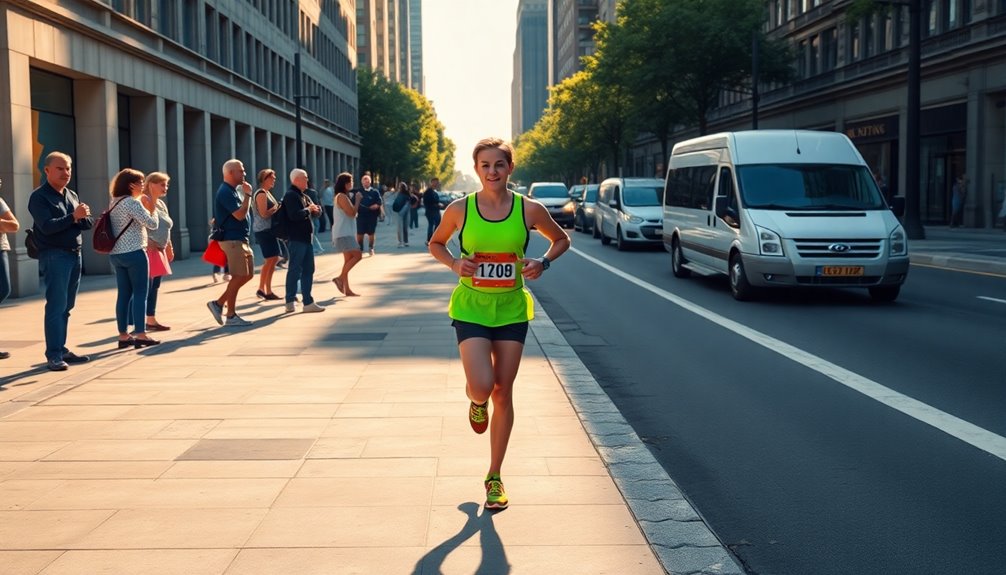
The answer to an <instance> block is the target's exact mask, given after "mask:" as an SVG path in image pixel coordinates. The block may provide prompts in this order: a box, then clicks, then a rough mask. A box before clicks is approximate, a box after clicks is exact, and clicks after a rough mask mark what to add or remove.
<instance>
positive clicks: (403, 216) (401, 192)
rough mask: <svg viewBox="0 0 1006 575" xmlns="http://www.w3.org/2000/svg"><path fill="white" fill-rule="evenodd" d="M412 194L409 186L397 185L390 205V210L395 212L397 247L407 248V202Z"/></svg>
mask: <svg viewBox="0 0 1006 575" xmlns="http://www.w3.org/2000/svg"><path fill="white" fill-rule="evenodd" d="M411 200H412V194H410V193H409V184H406V183H405V182H399V183H398V193H397V194H395V201H394V202H392V204H391V210H392V211H394V212H395V215H393V216H392V217H393V218H395V234H396V235H397V236H398V247H400V248H407V247H409V212H410V211H411V208H410V207H409V202H410V201H411Z"/></svg>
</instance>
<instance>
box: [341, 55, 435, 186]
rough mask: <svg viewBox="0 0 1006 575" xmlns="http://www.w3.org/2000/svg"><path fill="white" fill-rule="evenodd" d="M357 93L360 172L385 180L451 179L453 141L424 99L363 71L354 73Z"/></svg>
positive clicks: (406, 89)
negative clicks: (445, 133)
mask: <svg viewBox="0 0 1006 575" xmlns="http://www.w3.org/2000/svg"><path fill="white" fill-rule="evenodd" d="M357 89H358V93H359V114H360V138H361V139H362V140H363V145H362V149H361V151H360V164H361V168H362V169H364V170H370V171H371V173H373V174H374V175H375V176H376V177H378V178H379V179H382V180H384V181H386V182H388V181H393V180H399V181H425V180H428V179H431V178H433V177H438V178H440V179H446V178H448V177H450V176H451V175H452V173H453V170H454V152H455V146H454V142H452V141H451V140H450V139H448V138H447V137H446V136H444V126H443V124H442V123H441V122H440V120H438V119H437V114H436V111H435V110H434V109H433V105H432V104H431V103H430V101H429V100H427V99H426V98H425V97H424V96H423V95H422V94H420V93H419V92H417V91H415V90H411V89H408V88H405V87H404V86H402V85H401V84H397V83H394V82H390V81H389V80H388V79H387V78H385V77H384V76H382V75H380V74H377V73H375V72H373V71H372V70H369V69H367V68H360V69H359V70H358V71H357Z"/></svg>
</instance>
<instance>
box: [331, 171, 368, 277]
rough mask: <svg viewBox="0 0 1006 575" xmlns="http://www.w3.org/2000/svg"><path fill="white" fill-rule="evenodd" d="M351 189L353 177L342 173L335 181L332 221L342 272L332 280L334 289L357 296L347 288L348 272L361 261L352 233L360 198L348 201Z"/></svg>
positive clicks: (333, 241)
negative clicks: (340, 254)
mask: <svg viewBox="0 0 1006 575" xmlns="http://www.w3.org/2000/svg"><path fill="white" fill-rule="evenodd" d="M352 188H353V176H352V174H350V173H349V172H343V173H341V174H339V176H338V177H337V178H336V179H335V211H334V216H335V217H334V218H333V220H332V247H333V248H334V249H335V251H337V252H342V257H343V261H342V271H340V272H339V275H338V276H336V277H334V278H332V283H334V284H335V287H336V288H337V289H338V290H339V291H340V292H342V293H343V294H345V295H347V296H358V295H360V294H358V293H356V292H354V291H353V290H352V289H351V288H350V287H349V270H351V269H353V267H354V266H355V265H356V264H358V263H360V260H362V259H363V252H362V251H360V244H358V243H356V238H354V237H353V232H354V230H355V228H356V213H357V212H358V211H359V209H360V200H361V199H362V196H361V195H359V194H354V199H353V200H350V199H349V192H350V190H352Z"/></svg>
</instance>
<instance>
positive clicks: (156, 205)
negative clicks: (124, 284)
mask: <svg viewBox="0 0 1006 575" xmlns="http://www.w3.org/2000/svg"><path fill="white" fill-rule="evenodd" d="M170 184H171V178H169V177H168V175H167V174H165V173H164V172H151V173H149V174H147V177H146V179H144V180H143V195H142V196H140V201H141V202H143V207H145V208H147V209H148V210H149V209H150V208H151V207H153V209H154V211H155V212H157V228H155V229H153V230H151V231H149V232H148V233H147V262H148V264H149V267H150V286H149V287H148V288H147V317H146V319H145V320H144V327H145V328H146V330H147V331H168V330H169V329H171V327H170V326H166V325H163V324H161V322H159V321H157V296H158V293H159V292H160V289H161V280H162V279H163V278H164V277H165V276H169V275H171V262H173V261H175V247H174V244H172V243H171V228H172V227H173V226H174V220H172V219H171V214H169V213H168V205H167V204H165V203H164V199H163V198H164V196H166V195H167V194H168V187H169V186H170ZM133 319H135V318H133ZM133 325H138V324H136V323H134V324H133Z"/></svg>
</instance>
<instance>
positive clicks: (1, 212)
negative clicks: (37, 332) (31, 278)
mask: <svg viewBox="0 0 1006 575" xmlns="http://www.w3.org/2000/svg"><path fill="white" fill-rule="evenodd" d="M2 187H3V180H0V188H2ZM19 229H21V224H20V223H18V221H17V217H16V216H15V215H14V212H13V210H11V209H10V207H9V206H8V205H7V203H6V202H4V200H3V198H0V303H3V302H4V300H6V299H7V298H8V297H9V296H10V292H11V284H10V261H9V260H8V259H7V257H8V256H7V254H8V253H9V252H10V241H9V240H8V239H7V233H8V232H11V233H13V232H16V231H18V230H19ZM8 357H10V352H9V351H2V350H0V359H7V358H8Z"/></svg>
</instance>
